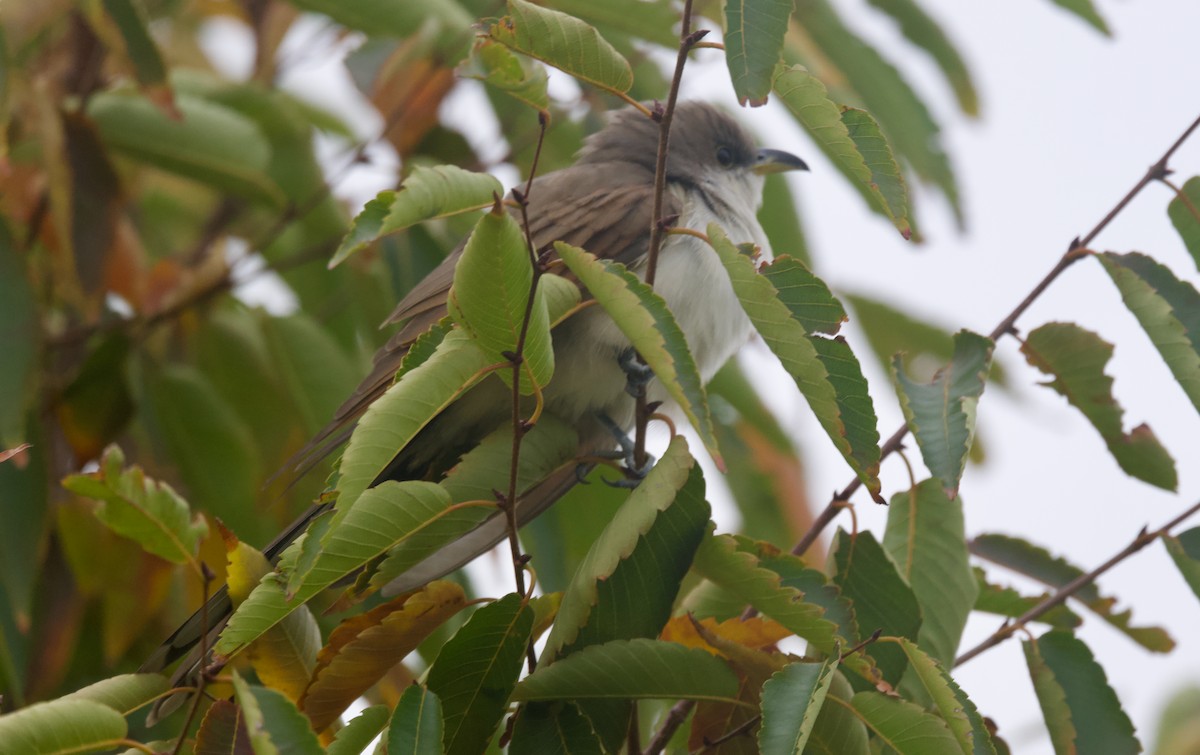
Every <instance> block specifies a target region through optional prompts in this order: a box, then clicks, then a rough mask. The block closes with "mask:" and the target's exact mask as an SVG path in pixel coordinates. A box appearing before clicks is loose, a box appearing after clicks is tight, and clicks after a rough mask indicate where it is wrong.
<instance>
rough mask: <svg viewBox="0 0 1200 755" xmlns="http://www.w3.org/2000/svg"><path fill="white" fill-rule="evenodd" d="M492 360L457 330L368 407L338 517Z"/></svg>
mask: <svg viewBox="0 0 1200 755" xmlns="http://www.w3.org/2000/svg"><path fill="white" fill-rule="evenodd" d="M489 364H490V362H489V361H488V358H487V356H486V355H485V354H484V353H483V352H482V351H481V350H480V349H479V348H478V347H477V346H476V345H475V344H474V343H473V342H472V341H471V338H470V337H469V336H467V335H466V334H465V333H461V332H457V331H456V332H452V333H450V334H449V335H447V336H446V338H445V340H443V341H442V343H441V345H439V346H438V348H437V351H436V352H435V353H434V355H433V356H432V357H430V358H429V359H427V360H426V361H424V362H422V363H421V364H420V365H419V366H417V367H414V368H413V369H412V370H410V371H408V372H406V373H404V375H403V376H402V377H401V378H400V379H399V380H398V381H396V384H395V385H393V386H392V387H391V388H389V389H388V390H387V392H386V393H384V394H383V395H382V396H381V397H379V399H377V400H376V401H375V402H374V403H372V404H371V406H370V407H368V408H367V411H366V412H365V413H364V414H363V416H362V419H360V420H359V422H358V426H357V427H356V428H355V430H354V434H353V435H351V436H350V443H349V445H347V447H346V451H345V453H344V454H343V455H342V462H341V465H340V471H341V476H340V477H339V479H338V484H337V491H338V501H337V511H338V514H337V518H338V519H340V518H341V517H342V516H344V515H345V512H346V511H347V510H349V508H350V507H351V506H352V505H353V504H354V502H355V500H357V499H358V497H359V495H361V494H362V492H363V491H364V490H366V489H367V488H368V487H369V486H370V485H371V484H372V483H374V482H375V480H376V478H377V477H378V476H379V475H380V473H381V472H383V470H384V469H386V468H387V467H388V465H389V464H390V463H391V462H392V460H393V459H394V458H395V457H396V455H397V454H398V453H400V451H401V449H403V448H404V447H405V446H407V445H408V443H409V441H411V440H412V439H413V438H414V437H415V436H416V434H417V433H418V432H419V431H420V430H421V428H423V427H425V425H427V424H428V423H429V421H430V420H432V419H433V418H434V417H435V416H437V414H438V413H439V412H441V411H442V410H443V409H445V408H446V407H447V406H449V405H450V404H451V403H453V402H454V401H455V400H456V399H458V397H459V396H461V395H463V394H464V393H466V392H467V390H469V389H470V388H471V387H472V386H474V385H475V384H476V383H477V382H479V381H480V380H481V379H482V378H483V377H484V376H485V374H486V373H485V372H484V370H485V369H486V368H487V367H488V366H489ZM335 521H336V520H335Z"/></svg>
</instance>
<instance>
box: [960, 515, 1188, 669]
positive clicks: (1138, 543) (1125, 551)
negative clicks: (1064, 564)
mask: <svg viewBox="0 0 1200 755" xmlns="http://www.w3.org/2000/svg"><path fill="white" fill-rule="evenodd" d="M1196 512H1200V503H1196V504H1193V505H1192V506H1190V507H1189V508H1188V509H1187V510H1186V511H1184V512H1183V513H1182V514H1180V515H1179V516H1177V517H1175V518H1174V519H1172V520H1171V521H1169V522H1167V523H1166V524H1164V525H1163V526H1162V527H1159V528H1158V529H1156V530H1154V531H1147V530H1146V528H1144V527H1143V528H1142V531H1141V532H1139V533H1138V535H1137V537H1135V538H1134V539H1133V541H1132V542H1130V543H1129V545H1127V546H1125V547H1124V548H1122V549H1121V550H1120V551H1118V552H1117V554H1116V555H1114V556H1113V557H1112V558H1110V559H1108V560H1107V561H1105V562H1104V563H1103V564H1101V565H1100V566H1097V567H1096V568H1095V569H1093V570H1091V571H1090V572H1088V573H1087V574H1080V575H1079V576H1078V577H1076V578H1075V579H1073V580H1071V581H1070V582H1068V583H1067V584H1065V585H1063V586H1062V587H1060V588H1058V590H1057V591H1056V592H1055V593H1054V594H1053V595H1051V596H1050V597H1048V598H1046V599H1045V600H1043V601H1041V602H1040V603H1038V604H1037V605H1036V606H1034V607H1033V608H1030V609H1029V610H1028V611H1026V612H1025V613H1024V614H1022V615H1021V616H1020V617H1019V618H1018V619H1016V620H1015V621H1012V622H1008V623H1005V625H1004V626H1002V627H1000V628H999V629H997V630H996V631H995V632H993V633H992V635H991V636H990V637H988V638H987V639H986V640H984V641H983V642H981V643H979V644H978V645H976V646H975V647H973V648H971V649H970V650H968V651H967V652H965V653H963V654H962V655H960V656H959V657H958V658H956V659H955V661H954V665H955V666H960V665H962V664H964V663H966V662H967V661H969V660H971V659H972V658H974V657H975V656H977V655H979V654H980V653H982V652H984V651H985V650H989V649H991V648H993V647H995V646H996V645H999V644H1000V643H1001V642H1004V641H1005V640H1007V639H1008V638H1009V637H1011V636H1012V635H1013V634H1015V633H1016V632H1017V631H1019V630H1020V629H1022V628H1023V627H1024V626H1025V625H1026V624H1028V623H1029V622H1031V621H1035V620H1037V619H1039V618H1041V617H1042V616H1044V615H1045V614H1046V613H1047V612H1048V611H1050V610H1051V609H1053V608H1056V607H1058V606H1060V605H1062V604H1063V603H1065V602H1066V601H1067V598H1069V597H1071V596H1072V595H1074V594H1075V593H1077V592H1079V591H1080V590H1081V589H1083V588H1084V587H1086V586H1088V585H1090V584H1091V583H1093V582H1095V581H1096V580H1097V579H1099V578H1100V575H1102V574H1104V573H1105V572H1107V571H1108V570H1109V569H1112V568H1113V567H1114V566H1116V565H1117V564H1119V563H1121V562H1122V561H1124V560H1125V559H1127V558H1129V557H1130V556H1132V555H1133V554H1135V553H1137V552H1138V551H1140V550H1141V549H1143V548H1145V547H1146V546H1147V545H1149V544H1150V543H1152V542H1154V541H1155V540H1157V539H1158V538H1160V537H1162V536H1163V535H1166V534H1169V533H1170V532H1171V530H1172V529H1174V528H1175V527H1178V526H1179V525H1180V524H1182V523H1183V521H1184V520H1186V519H1187V518H1188V517H1190V516H1192V515H1193V514H1195V513H1196Z"/></svg>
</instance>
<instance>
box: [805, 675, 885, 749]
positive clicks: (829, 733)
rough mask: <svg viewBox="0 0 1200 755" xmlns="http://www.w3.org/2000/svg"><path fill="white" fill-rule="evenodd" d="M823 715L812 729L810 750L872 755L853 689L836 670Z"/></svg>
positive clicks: (822, 710)
mask: <svg viewBox="0 0 1200 755" xmlns="http://www.w3.org/2000/svg"><path fill="white" fill-rule="evenodd" d="M832 676H833V681H832V684H830V686H829V693H828V694H827V695H826V696H825V704H824V705H823V706H821V714H820V715H818V716H817V722H816V725H815V726H813V730H812V736H811V738H810V744H809V749H810V750H813V751H815V752H817V753H826V755H834V754H835V753H836V755H870V753H871V752H872V750H871V746H870V744H868V741H867V727H866V726H864V725H863V722H862V721H861V720H859V717H858V715H857V714H856V713H855V712H854V708H852V707H850V698H851V697H853V696H854V690H853V689H851V687H850V682H848V681H846V677H845V676H843V675H842V672H840V671H834V672H833V674H832Z"/></svg>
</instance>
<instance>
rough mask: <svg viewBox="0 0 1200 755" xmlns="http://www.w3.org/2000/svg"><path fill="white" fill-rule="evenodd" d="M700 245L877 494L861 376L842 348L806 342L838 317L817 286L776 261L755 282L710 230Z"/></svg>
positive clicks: (732, 249) (871, 418)
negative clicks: (714, 255) (718, 264)
mask: <svg viewBox="0 0 1200 755" xmlns="http://www.w3.org/2000/svg"><path fill="white" fill-rule="evenodd" d="M708 240H709V244H710V245H711V246H712V248H713V250H714V251H715V252H716V253H717V256H718V257H720V259H721V264H722V265H724V266H725V271H726V272H727V273H728V274H729V280H730V283H732V284H733V290H734V293H736V294H737V297H738V299H739V300H740V301H741V303H742V308H743V309H744V310H745V311H746V314H747V316H749V318H750V322H751V323H753V325H754V327H755V329H756V330H757V331H758V333H759V335H761V336H762V338H763V340H764V341H765V342H766V344H767V346H768V347H770V349H771V351H772V352H774V354H775V355H776V356H777V357H779V360H780V362H781V363H782V364H783V367H784V369H785V370H787V372H788V374H789V375H791V376H792V379H793V380H795V381H796V387H797V388H799V389H800V392H801V393H803V394H804V397H805V399H806V400H807V401H808V405H809V407H811V408H812V410H813V414H815V415H816V417H817V419H818V420H819V421H820V422H821V426H822V427H823V428H825V432H826V433H827V434H828V435H829V437H830V439H831V440H832V441H833V442H834V445H835V446H836V447H837V449H838V451H840V452H841V453H842V456H843V457H845V459H846V461H847V462H848V463H849V464H850V468H851V469H853V470H854V471H855V473H856V474H857V475H858V477H859V479H861V480H862V481H863V482H864V483H865V485H866V487H867V490H868V491H870V492H871V494H872V496H878V495H879V476H878V473H879V431H878V430H877V429H876V427H875V425H876V422H875V411H874V407H873V405H872V404H871V398H870V395H869V394H868V393H867V385H866V380H865V379H864V378H863V377H862V369H861V367H860V366H859V365H858V360H857V359H855V358H854V355H853V353H852V352H851V351H850V349H849V347H848V346H846V344H845V343H844V342H843V341H841V340H840V339H839V340H830V339H827V338H819V337H810V335H809V333H808V332H807V331H806V326H812V327H814V328H818V330H815V331H814V332H829V331H830V329H831V328H834V327H835V326H836V324H837V323H839V322H841V320H842V319H843V318H844V316H845V313H844V311H843V310H842V308H841V304H840V303H838V301H837V300H836V299H834V298H833V297H832V295H831V294H830V293H829V290H828V288H827V287H825V284H824V283H822V282H821V281H820V280H819V279H817V278H816V277H815V276H813V275H812V274H811V273H810V272H808V270H806V269H805V268H804V267H803V266H802V265H800V263H798V262H796V261H795V260H792V259H790V258H788V257H780V258H779V259H777V260H776V261H775V262H773V263H772V264H771V265H769V266H766V267H764V269H763V273H762V274H761V275H760V274H759V273H758V272H757V271H756V270H755V268H754V262H753V260H751V259H750V258H749V257H748V256H746V255H745V254H743V253H741V251H740V250H739V249H738V248H737V247H736V246H734V245H733V244H732V243H731V242H730V241H729V238H728V237H727V236H726V235H725V232H724V231H722V230H721V228H720V227H719V226H717V225H716V224H709V226H708Z"/></svg>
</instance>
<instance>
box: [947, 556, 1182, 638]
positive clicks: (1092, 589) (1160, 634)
mask: <svg viewBox="0 0 1200 755" xmlns="http://www.w3.org/2000/svg"><path fill="white" fill-rule="evenodd" d="M969 546H970V549H971V553H973V554H974V555H976V556H979V557H980V558H984V559H987V560H988V561H992V562H993V563H997V564H1000V565H1001V566H1004V567H1006V568H1008V569H1012V570H1013V571H1015V572H1017V573H1019V574H1024V575H1025V576H1027V577H1031V578H1032V579H1036V580H1037V581H1039V582H1041V583H1043V584H1046V585H1050V586H1051V587H1063V586H1064V585H1066V584H1068V583H1069V582H1072V581H1073V580H1075V579H1078V578H1079V577H1081V576H1083V574H1084V571H1083V569H1080V568H1079V567H1077V566H1075V565H1074V564H1071V563H1069V562H1067V561H1066V560H1064V559H1062V558H1059V557H1057V556H1054V555H1052V554H1051V553H1050V552H1049V551H1047V550H1046V549H1044V548H1041V547H1039V546H1037V545H1034V544H1032V543H1029V542H1027V541H1025V540H1022V539H1020V538H1016V537H1010V536H1007V535H990V534H983V535H979V536H977V537H975V539H973V540H972V541H971V542H970V543H969ZM1072 597H1073V598H1075V599H1076V600H1078V601H1079V602H1081V603H1083V604H1084V605H1085V606H1087V607H1088V608H1090V609H1091V610H1092V611H1094V612H1095V613H1096V615H1098V616H1099V617H1100V618H1102V619H1104V620H1105V621H1107V622H1108V623H1109V624H1112V625H1113V626H1114V627H1116V628H1117V629H1119V630H1120V631H1121V632H1123V633H1124V634H1125V635H1126V636H1128V637H1129V638H1130V639H1131V640H1133V641H1134V642H1136V643H1138V644H1139V645H1141V646H1142V647H1144V648H1146V649H1147V650H1152V651H1154V652H1156V653H1167V652H1170V651H1171V650H1172V649H1174V647H1175V641H1174V640H1172V639H1171V636H1170V635H1168V634H1167V633H1166V631H1164V630H1163V629H1161V628H1160V627H1135V626H1133V625H1132V624H1131V619H1132V611H1130V610H1129V609H1126V610H1124V611H1121V612H1120V613H1117V612H1116V611H1115V610H1114V608H1113V607H1114V606H1115V605H1116V603H1117V600H1116V598H1110V597H1106V596H1104V595H1102V594H1101V593H1100V589H1099V588H1098V587H1097V586H1096V584H1095V582H1089V583H1088V584H1086V585H1083V586H1082V587H1080V588H1079V589H1078V590H1076V591H1075V592H1074V593H1073V594H1072Z"/></svg>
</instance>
